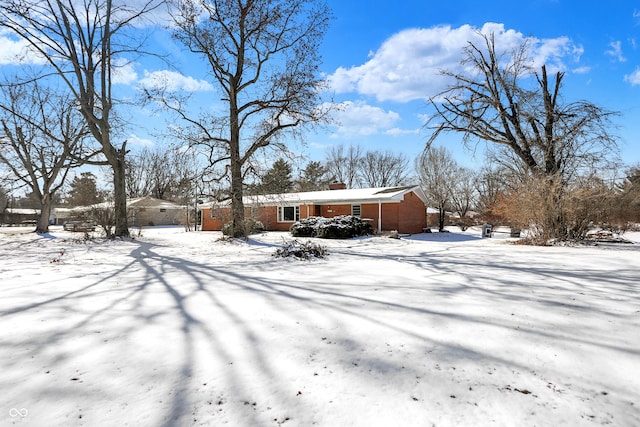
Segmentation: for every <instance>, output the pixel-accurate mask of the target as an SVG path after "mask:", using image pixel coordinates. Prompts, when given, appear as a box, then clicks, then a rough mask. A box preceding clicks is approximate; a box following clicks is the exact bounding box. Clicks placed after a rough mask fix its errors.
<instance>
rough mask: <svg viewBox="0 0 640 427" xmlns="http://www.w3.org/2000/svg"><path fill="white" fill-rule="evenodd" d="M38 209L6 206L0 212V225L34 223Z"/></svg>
mask: <svg viewBox="0 0 640 427" xmlns="http://www.w3.org/2000/svg"><path fill="white" fill-rule="evenodd" d="M39 218H40V209H26V208H6V209H5V210H4V211H2V213H1V214H0V224H1V225H35V224H36V222H37V221H38V219H39Z"/></svg>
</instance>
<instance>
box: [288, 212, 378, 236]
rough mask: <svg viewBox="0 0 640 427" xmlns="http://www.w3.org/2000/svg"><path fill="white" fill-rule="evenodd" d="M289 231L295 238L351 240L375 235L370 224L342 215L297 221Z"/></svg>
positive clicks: (354, 217)
mask: <svg viewBox="0 0 640 427" xmlns="http://www.w3.org/2000/svg"><path fill="white" fill-rule="evenodd" d="M289 231H290V232H291V235H292V236H294V237H320V238H323V239H350V238H352V237H357V236H366V235H369V234H373V227H371V224H369V223H368V222H365V221H363V220H362V219H360V218H358V217H356V216H352V215H341V216H336V217H333V218H323V217H317V216H312V217H309V218H305V219H302V220H300V221H297V222H296V223H295V224H293V225H292V226H291V228H290V229H289Z"/></svg>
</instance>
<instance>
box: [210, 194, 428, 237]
mask: <svg viewBox="0 0 640 427" xmlns="http://www.w3.org/2000/svg"><path fill="white" fill-rule="evenodd" d="M330 188H331V190H326V191H309V192H304V193H284V194H269V195H264V196H246V197H244V198H243V201H244V206H245V216H246V217H251V218H254V219H256V220H258V221H260V222H262V224H263V225H264V227H265V229H266V230H271V231H288V230H289V228H290V227H291V225H292V224H293V223H294V222H296V221H298V220H300V219H303V218H308V217H310V216H322V217H325V218H331V217H334V216H338V215H354V216H357V217H360V218H362V219H364V220H367V221H369V222H370V223H371V225H372V226H373V228H374V230H378V231H379V232H380V231H383V230H385V231H386V230H397V231H398V232H400V233H409V234H414V233H421V232H422V231H423V229H424V228H425V227H426V226H427V207H426V197H425V195H424V192H423V191H422V190H421V189H420V187H419V186H408V187H386V188H362V189H349V190H347V189H345V186H344V184H332V185H331V186H330ZM200 210H201V212H202V230H203V231H219V230H221V229H222V226H223V225H224V224H225V223H227V222H230V221H231V209H230V206H229V204H228V203H225V204H218V205H216V204H215V203H214V204H208V205H202V206H200Z"/></svg>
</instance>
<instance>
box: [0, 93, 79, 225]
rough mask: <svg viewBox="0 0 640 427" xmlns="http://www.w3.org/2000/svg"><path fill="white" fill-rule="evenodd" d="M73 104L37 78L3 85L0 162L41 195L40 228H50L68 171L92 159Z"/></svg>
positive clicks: (0, 101)
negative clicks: (38, 83)
mask: <svg viewBox="0 0 640 427" xmlns="http://www.w3.org/2000/svg"><path fill="white" fill-rule="evenodd" d="M74 104H75V101H74V100H73V99H72V98H69V97H67V96H64V95H60V94H55V93H54V92H53V91H52V90H51V89H44V88H42V87H40V86H39V85H37V84H35V83H32V84H29V85H11V84H9V85H5V86H3V87H2V93H1V95H0V123H1V124H2V131H1V132H2V134H3V135H2V137H0V147H1V149H0V162H2V163H4V164H5V165H6V166H7V168H8V169H9V170H10V171H11V172H12V173H13V175H14V176H15V177H16V179H17V180H18V181H20V182H22V183H23V184H24V185H26V186H27V187H28V188H29V189H30V190H31V191H32V194H33V195H34V197H35V198H37V201H38V203H39V204H40V217H39V220H38V222H37V224H36V230H35V231H36V232H37V233H46V232H48V231H49V218H50V216H51V209H52V204H53V200H54V197H55V195H56V194H57V193H58V191H59V190H60V189H61V188H62V186H63V185H64V184H65V180H66V178H67V175H68V174H69V171H70V170H71V169H73V168H76V167H79V166H81V165H82V164H83V162H84V161H86V160H88V159H87V158H86V157H84V156H83V142H84V141H85V139H86V137H87V136H88V132H87V129H86V127H85V126H84V121H83V120H82V116H81V115H80V113H79V111H78V110H77V109H76V108H74Z"/></svg>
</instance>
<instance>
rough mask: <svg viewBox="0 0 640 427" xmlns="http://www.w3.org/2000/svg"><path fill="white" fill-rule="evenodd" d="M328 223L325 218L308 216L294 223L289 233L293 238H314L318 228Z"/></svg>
mask: <svg viewBox="0 0 640 427" xmlns="http://www.w3.org/2000/svg"><path fill="white" fill-rule="evenodd" d="M325 221H328V219H327V218H323V217H321V216H310V217H309V218H304V219H301V220H300V221H297V222H296V223H294V224H293V225H292V226H291V227H290V228H289V232H290V233H291V235H292V236H293V237H316V235H317V230H318V226H319V225H320V224H322V223H323V222H325Z"/></svg>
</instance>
